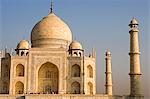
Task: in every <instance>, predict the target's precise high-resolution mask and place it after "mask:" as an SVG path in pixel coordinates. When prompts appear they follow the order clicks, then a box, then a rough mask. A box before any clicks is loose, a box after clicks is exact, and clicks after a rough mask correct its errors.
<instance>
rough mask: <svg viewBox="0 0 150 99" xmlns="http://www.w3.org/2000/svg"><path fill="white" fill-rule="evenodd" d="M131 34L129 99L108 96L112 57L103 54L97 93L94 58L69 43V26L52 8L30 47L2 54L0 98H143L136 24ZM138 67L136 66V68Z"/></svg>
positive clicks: (132, 24) (24, 45)
mask: <svg viewBox="0 0 150 99" xmlns="http://www.w3.org/2000/svg"><path fill="white" fill-rule="evenodd" d="M129 26H130V28H131V30H130V37H131V39H130V42H131V43H130V44H131V45H130V67H131V69H130V77H131V94H130V96H116V95H113V92H112V75H111V74H112V71H111V54H110V52H109V51H107V52H106V58H105V59H106V72H105V73H106V84H105V86H106V93H105V94H97V93H96V57H95V56H96V55H95V52H94V51H93V52H92V53H90V54H89V56H85V55H84V53H85V52H84V51H85V50H84V48H83V47H82V45H81V44H80V43H79V42H78V41H76V40H72V33H71V30H70V28H69V26H68V25H67V24H66V23H64V22H63V21H62V20H61V19H60V18H59V17H58V16H56V15H55V13H54V12H53V9H52V8H51V12H50V13H49V14H48V15H47V16H46V17H44V18H43V19H41V20H40V21H39V22H38V23H37V24H36V25H35V26H34V27H33V29H32V31H31V45H30V43H29V41H27V40H21V41H20V42H19V43H18V45H17V47H16V49H15V54H11V53H8V52H7V51H6V50H5V52H2V53H1V54H0V55H1V61H0V62H1V68H0V69H1V75H0V93H1V94H0V98H2V99H3V98H6V97H9V98H12V99H15V98H16V97H18V96H23V98H26V99H38V98H39V99H54V98H55V99H62V98H63V99H72V98H73V99H86V98H91V99H143V96H142V94H141V89H140V77H141V73H140V63H139V61H140V60H139V47H138V29H137V26H138V22H137V21H136V19H135V18H133V19H132V20H131V22H130V24H129ZM135 64H136V66H135ZM20 98H22V97H20Z"/></svg>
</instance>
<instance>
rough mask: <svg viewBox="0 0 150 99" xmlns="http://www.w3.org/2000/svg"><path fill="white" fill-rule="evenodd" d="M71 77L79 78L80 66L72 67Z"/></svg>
mask: <svg viewBox="0 0 150 99" xmlns="http://www.w3.org/2000/svg"><path fill="white" fill-rule="evenodd" d="M71 73H72V74H71V76H72V77H80V66H79V65H77V64H75V65H73V66H72V69H71Z"/></svg>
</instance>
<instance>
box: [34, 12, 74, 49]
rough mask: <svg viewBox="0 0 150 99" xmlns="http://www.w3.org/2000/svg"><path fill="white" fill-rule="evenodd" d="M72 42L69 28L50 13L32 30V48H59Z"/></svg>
mask: <svg viewBox="0 0 150 99" xmlns="http://www.w3.org/2000/svg"><path fill="white" fill-rule="evenodd" d="M71 42H72V33H71V30H70V28H69V26H68V25H67V24H66V23H65V22H63V21H62V20H61V19H60V18H59V17H58V16H56V15H55V14H54V13H53V12H51V13H50V14H49V15H48V16H46V17H44V18H43V19H42V20H40V21H39V22H38V23H37V24H36V25H35V26H34V27H33V29H32V32H31V43H32V47H42V48H60V47H67V46H69V44H70V43H71Z"/></svg>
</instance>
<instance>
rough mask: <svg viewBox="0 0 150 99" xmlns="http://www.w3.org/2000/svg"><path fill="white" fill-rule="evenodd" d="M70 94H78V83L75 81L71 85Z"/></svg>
mask: <svg viewBox="0 0 150 99" xmlns="http://www.w3.org/2000/svg"><path fill="white" fill-rule="evenodd" d="M71 93H72V94H80V83H79V82H77V81H75V82H73V83H72V84H71Z"/></svg>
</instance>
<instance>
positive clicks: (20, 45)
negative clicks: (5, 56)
mask: <svg viewBox="0 0 150 99" xmlns="http://www.w3.org/2000/svg"><path fill="white" fill-rule="evenodd" d="M29 48H30V45H29V42H28V41H27V40H21V41H20V42H19V43H18V45H17V48H16V49H29Z"/></svg>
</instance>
